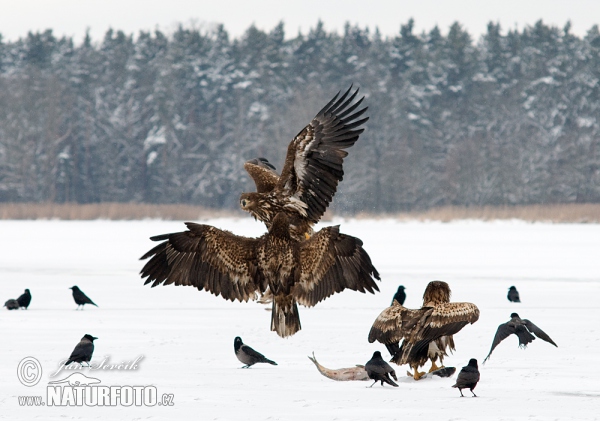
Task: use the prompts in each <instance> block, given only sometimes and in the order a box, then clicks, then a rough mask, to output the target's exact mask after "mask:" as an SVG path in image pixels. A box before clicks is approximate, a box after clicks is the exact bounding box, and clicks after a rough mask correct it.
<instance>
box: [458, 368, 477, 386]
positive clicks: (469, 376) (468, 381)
mask: <svg viewBox="0 0 600 421" xmlns="http://www.w3.org/2000/svg"><path fill="white" fill-rule="evenodd" d="M479 376H480V375H479V370H478V369H476V368H475V367H469V366H464V367H463V368H462V370H460V373H458V377H457V378H456V383H455V384H454V386H452V387H460V388H463V389H464V388H467V387H471V386H472V385H473V384H477V382H479Z"/></svg>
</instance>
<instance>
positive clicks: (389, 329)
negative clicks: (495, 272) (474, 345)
mask: <svg viewBox="0 0 600 421" xmlns="http://www.w3.org/2000/svg"><path fill="white" fill-rule="evenodd" d="M478 319H479V309H478V308H477V306H476V305H475V304H472V303H442V304H439V305H437V306H435V307H422V308H420V309H418V310H411V309H408V308H406V307H403V306H401V305H400V304H399V303H398V302H397V301H396V302H394V305H392V306H390V307H388V308H386V309H385V310H383V311H382V312H381V313H380V314H379V316H377V319H375V322H374V323H373V326H372V327H371V331H370V332H369V342H374V341H378V342H381V343H383V344H384V345H386V347H387V348H388V350H389V351H390V353H391V354H392V356H393V357H394V358H393V361H394V362H396V363H398V364H404V363H405V362H406V360H407V359H409V358H410V359H413V358H415V357H416V356H417V355H418V354H419V355H420V354H423V353H424V352H425V357H426V352H427V348H428V346H429V343H430V342H432V341H435V340H436V339H439V338H441V337H442V336H450V335H454V334H456V333H458V332H459V331H460V330H461V329H462V328H463V327H464V326H466V325H467V324H469V323H471V324H473V323H475V322H476V321H477V320H478ZM401 340H404V341H403V343H402V348H401V350H402V355H400V354H398V351H399V350H400V349H399V342H400V341H401ZM401 361H402V362H401Z"/></svg>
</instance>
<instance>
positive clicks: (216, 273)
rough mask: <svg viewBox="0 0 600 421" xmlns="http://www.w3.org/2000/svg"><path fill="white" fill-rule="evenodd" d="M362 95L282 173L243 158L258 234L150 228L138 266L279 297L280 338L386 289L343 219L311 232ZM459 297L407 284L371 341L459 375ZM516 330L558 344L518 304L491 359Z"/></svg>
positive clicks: (230, 294) (327, 111)
mask: <svg viewBox="0 0 600 421" xmlns="http://www.w3.org/2000/svg"><path fill="white" fill-rule="evenodd" d="M357 94H358V89H356V90H355V91H354V92H353V91H352V87H350V88H349V89H348V90H347V91H346V92H345V93H343V94H341V95H340V93H338V94H337V95H336V96H335V97H334V98H333V99H332V100H331V101H330V102H329V103H327V105H325V107H323V109H322V110H320V111H319V112H318V113H317V115H316V116H315V117H314V118H313V119H312V120H311V122H310V123H309V124H308V125H307V126H305V127H304V128H303V129H302V130H301V131H300V132H299V133H298V135H296V136H295V137H294V139H293V140H292V141H291V142H290V144H289V146H288V149H287V154H286V157H285V162H284V165H283V169H282V171H281V174H278V173H277V172H276V169H275V167H274V166H273V165H272V164H271V163H270V162H269V161H268V160H267V159H266V158H262V157H261V158H255V159H252V160H249V161H247V162H246V163H245V164H244V168H245V169H246V171H247V172H248V174H249V175H250V177H251V178H252V180H253V181H254V184H255V186H256V192H249V193H242V194H241V196H240V206H241V208H242V209H243V210H245V211H247V212H249V213H250V214H251V216H252V217H254V218H255V219H257V220H260V221H262V222H263V223H264V224H265V226H266V232H265V233H264V234H263V235H262V236H261V237H258V238H248V237H242V236H239V235H236V234H234V233H231V232H229V231H225V230H221V229H219V228H216V227H213V226H210V225H201V224H196V223H192V222H187V223H186V226H187V230H186V231H182V232H176V233H169V234H161V235H157V236H154V237H151V240H152V241H156V242H158V244H157V245H156V246H155V247H153V248H152V249H151V250H149V251H148V252H147V253H145V254H144V255H143V256H142V257H141V259H142V260H145V259H148V261H147V262H146V263H145V265H144V266H143V268H142V270H141V272H140V274H141V277H142V278H146V279H145V282H144V284H151V286H152V287H155V286H157V285H161V284H162V285H170V284H173V285H188V286H193V287H195V288H197V289H198V290H206V291H208V292H210V293H212V294H214V295H216V296H219V295H220V296H222V297H223V298H224V299H226V300H231V301H234V300H238V301H248V300H256V299H259V298H260V300H261V302H271V303H272V307H271V330H272V331H274V332H276V333H277V334H278V335H279V336H281V337H288V336H291V335H294V334H295V333H296V332H298V331H299V330H300V329H301V324H300V317H299V312H298V306H297V304H301V305H303V306H307V307H312V306H315V305H316V304H317V303H319V302H320V301H322V300H324V299H326V298H327V297H329V296H331V295H333V294H336V293H340V292H342V291H344V290H346V289H349V290H353V291H359V292H362V293H365V292H370V293H375V292H376V291H379V288H378V286H377V283H376V282H375V281H376V280H380V276H379V273H378V272H377V270H376V269H375V267H374V266H373V264H372V262H371V258H370V256H369V255H368V253H367V252H366V250H365V249H364V248H363V247H362V246H363V243H362V241H361V240H360V239H359V238H356V237H353V236H351V235H349V234H345V233H342V232H341V231H340V227H339V226H332V227H326V228H323V229H321V230H319V231H318V232H314V230H313V226H314V224H316V223H317V222H319V220H320V219H321V217H322V216H323V214H324V213H325V211H326V209H327V207H328V206H329V204H330V203H331V201H332V200H333V196H334V195H335V193H336V190H337V185H338V183H339V182H340V181H342V179H343V174H344V171H343V160H344V158H345V157H346V156H347V154H348V153H347V151H346V149H347V148H349V147H351V146H352V145H354V143H355V142H356V141H357V140H358V138H359V135H360V134H361V133H362V132H363V130H364V129H363V128H361V126H362V125H363V124H364V123H365V122H366V121H367V120H368V117H364V116H363V115H364V113H365V112H366V111H367V107H363V108H360V106H361V103H362V102H363V100H364V97H362V98H359V99H357ZM71 289H72V291H73V298H74V300H75V303H76V304H77V306H78V307H77V308H78V309H79V308H80V306H81V307H82V308H83V306H84V305H85V304H91V305H94V306H95V305H96V304H95V303H94V302H93V301H92V300H91V299H89V297H87V296H86V295H85V294H84V293H83V292H82V291H81V290H80V289H79V288H78V287H77V286H73V287H72V288H71ZM450 295H451V292H450V287H449V285H448V284H447V283H445V282H442V281H432V282H430V283H429V285H427V288H426V290H425V292H424V294H423V304H422V306H421V308H419V309H409V308H406V307H404V302H405V299H406V293H405V287H404V286H403V285H400V286H399V287H398V291H397V292H396V294H395V295H394V297H393V299H392V303H391V305H390V306H389V307H387V308H385V309H384V310H383V311H382V312H381V313H380V314H379V316H377V318H376V320H375V322H374V323H373V326H372V327H371V330H370V332H369V335H368V340H369V342H375V341H377V342H380V343H381V344H383V345H385V347H386V348H387V350H388V351H389V353H390V355H391V360H390V361H391V362H394V363H396V364H398V365H404V364H407V365H409V367H410V368H411V369H412V370H413V371H412V373H411V372H408V373H407V374H408V375H410V376H412V377H413V378H414V379H415V380H419V379H421V378H423V377H424V376H426V374H427V373H424V372H422V371H419V369H420V368H421V367H422V366H424V365H425V364H426V363H427V361H431V368H430V370H429V373H432V375H439V376H442V377H446V376H449V375H452V374H453V373H454V372H455V369H454V368H453V367H447V368H445V367H444V365H443V359H444V357H445V356H447V355H448V351H452V350H454V349H455V343H454V335H455V334H457V333H458V332H459V331H460V330H461V329H462V328H463V327H465V326H466V325H468V324H473V323H475V322H476V321H477V320H478V318H479V309H478V308H477V306H476V305H475V304H472V303H460V302H450ZM507 297H508V299H509V300H510V301H511V302H516V303H519V302H520V297H519V293H518V291H517V290H516V288H515V287H514V286H512V287H510V289H509V292H508V296H507ZM30 303H31V293H30V291H29V289H26V290H25V293H24V294H23V295H21V296H20V297H19V298H17V299H11V300H8V301H7V302H6V303H5V306H6V308H7V309H9V310H13V309H19V308H25V309H27V308H28V306H29V305H30ZM512 334H515V335H516V336H517V337H518V339H519V346H521V347H525V346H527V345H528V344H529V343H531V342H532V341H533V340H534V339H535V337H538V338H540V339H542V340H544V341H547V342H549V343H551V344H553V345H554V346H557V345H556V343H554V341H552V339H551V338H550V337H549V336H548V335H547V334H546V333H545V332H544V331H542V330H541V329H540V328H539V327H538V326H536V325H535V324H534V323H532V322H531V321H530V320H527V319H521V318H520V317H519V315H518V314H517V313H513V314H511V319H510V320H509V321H508V322H506V323H503V324H501V325H500V326H498V329H497V332H496V334H495V336H494V340H493V342H492V347H491V349H490V352H489V354H488V356H487V357H486V358H485V360H484V363H485V361H487V360H488V359H489V358H490V355H491V354H492V352H493V350H494V349H495V348H496V347H497V346H498V344H499V343H500V342H502V341H503V340H504V339H506V338H507V337H508V336H510V335H512ZM534 335H535V336H534ZM95 339H97V338H96V337H94V336H92V335H89V334H86V335H85V336H84V337H83V338H82V339H81V341H80V342H79V343H78V344H77V346H76V347H75V349H74V350H73V352H72V354H71V356H70V357H69V359H68V360H67V361H66V363H65V364H70V363H73V362H76V363H79V364H82V365H83V363H88V365H89V361H90V360H91V358H92V354H93V351H94V340H95ZM234 351H235V355H236V357H237V358H238V359H239V361H240V362H242V363H243V364H244V366H243V368H249V367H251V366H252V365H254V364H257V363H267V364H272V365H277V363H276V362H274V361H272V360H270V359H268V358H266V357H265V356H264V355H263V354H261V353H260V352H258V351H256V350H254V349H253V348H252V347H250V346H248V345H246V344H244V343H243V342H242V339H241V337H239V336H238V337H236V338H235V340H234ZM438 361H439V363H440V366H438V365H437V364H436V362H438ZM449 369H452V370H449ZM364 370H365V371H366V374H367V375H368V378H370V379H372V380H373V381H374V383H373V384H375V383H377V382H378V381H379V382H381V385H382V386H383V385H384V383H385V384H388V385H391V386H395V387H397V386H398V384H397V383H396V382H395V381H397V380H398V379H397V376H396V373H395V371H394V369H393V368H392V367H391V366H390V365H389V364H388V363H387V362H386V361H384V359H383V357H382V355H381V352H380V351H376V352H375V353H374V354H373V357H372V358H371V359H370V360H369V361H368V362H367V363H366V364H365V366H364ZM478 382H479V370H478V366H477V360H476V359H471V360H470V361H469V363H468V365H466V366H465V367H463V368H462V370H461V371H460V373H459V374H458V376H457V380H456V383H455V384H454V385H453V386H452V387H455V388H458V389H459V391H460V394H461V396H463V394H462V390H463V389H469V390H470V391H471V393H472V394H473V396H474V397H475V396H476V395H475V393H474V392H473V389H474V388H475V386H476V385H477V383H478ZM373 384H372V385H371V386H373Z"/></svg>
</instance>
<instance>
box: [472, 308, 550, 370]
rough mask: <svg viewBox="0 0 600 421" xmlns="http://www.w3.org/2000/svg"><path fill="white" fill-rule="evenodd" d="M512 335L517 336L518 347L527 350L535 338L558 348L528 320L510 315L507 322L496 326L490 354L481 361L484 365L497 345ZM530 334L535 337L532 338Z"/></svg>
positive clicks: (514, 314) (516, 315) (515, 314)
mask: <svg viewBox="0 0 600 421" xmlns="http://www.w3.org/2000/svg"><path fill="white" fill-rule="evenodd" d="M513 333H514V334H515V335H517V336H518V338H519V347H521V348H527V344H530V343H531V342H533V340H534V339H535V336H537V337H538V338H540V339H543V340H544V341H546V342H549V343H551V344H552V345H554V346H555V347H558V345H556V344H555V343H554V341H553V340H552V339H551V338H550V336H548V335H547V334H546V332H544V331H543V330H542V329H540V328H539V327H537V326H536V325H534V324H533V323H532V322H531V321H530V320H527V319H521V318H520V317H519V315H518V314H517V313H512V314H511V315H510V320H509V321H508V322H506V323H502V324H501V325H500V326H498V330H496V336H494V342H492V348H491V349H490V353H489V354H488V356H487V357H485V360H483V363H484V364H485V362H486V361H487V360H488V359H489V358H490V355H492V351H493V350H494V349H495V348H496V347H497V346H498V344H499V343H500V342H502V341H503V340H504V339H506V338H508V337H509V336H510V335H512V334H513ZM532 333H533V335H535V336H533V335H532Z"/></svg>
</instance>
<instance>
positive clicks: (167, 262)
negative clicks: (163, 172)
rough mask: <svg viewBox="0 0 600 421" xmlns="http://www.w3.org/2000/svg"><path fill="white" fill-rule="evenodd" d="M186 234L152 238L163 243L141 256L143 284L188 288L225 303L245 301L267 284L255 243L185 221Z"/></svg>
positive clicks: (261, 290)
mask: <svg viewBox="0 0 600 421" xmlns="http://www.w3.org/2000/svg"><path fill="white" fill-rule="evenodd" d="M186 225H187V227H188V231H183V232H177V233H172V234H163V235H158V236H155V237H151V239H152V240H153V241H162V242H161V243H160V244H158V245H157V246H156V247H154V248H153V249H151V250H150V251H148V252H147V253H146V254H144V255H143V256H142V257H141V258H140V260H144V259H147V258H150V260H149V261H148V262H146V264H145V265H144V267H143V268H142V270H141V272H140V274H141V276H142V278H146V277H147V279H146V281H145V282H144V285H147V284H149V283H151V282H152V287H155V286H157V285H159V284H163V285H169V284H175V285H191V286H195V287H196V288H198V289H199V290H202V289H204V290H206V291H209V292H211V293H212V294H214V295H217V296H218V295H221V296H222V297H223V298H225V299H226V300H231V301H234V300H239V301H248V300H249V299H254V298H255V292H264V290H265V289H266V285H265V282H264V279H263V276H262V273H261V271H260V270H259V268H258V264H257V257H256V244H257V243H258V241H259V239H255V238H246V237H241V236H237V235H234V234H232V233H231V232H229V231H223V230H220V229H218V228H215V227H212V226H210V225H200V224H195V223H192V222H186Z"/></svg>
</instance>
